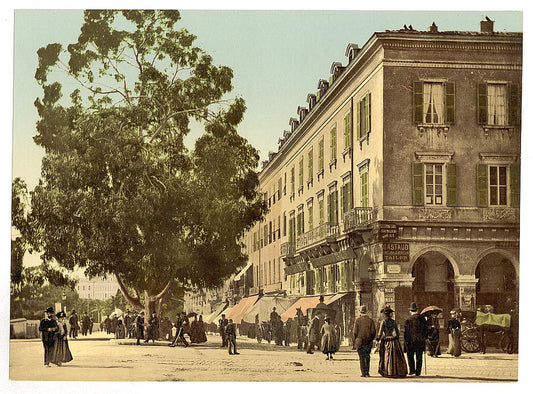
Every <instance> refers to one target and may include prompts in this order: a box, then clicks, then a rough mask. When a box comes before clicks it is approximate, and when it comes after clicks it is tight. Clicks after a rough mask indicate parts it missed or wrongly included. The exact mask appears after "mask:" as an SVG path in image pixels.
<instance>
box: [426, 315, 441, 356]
mask: <svg viewBox="0 0 533 394" xmlns="http://www.w3.org/2000/svg"><path fill="white" fill-rule="evenodd" d="M439 313H440V312H439V311H434V312H431V313H430V314H429V316H428V317H427V322H428V339H427V341H426V348H427V351H428V355H429V356H431V357H438V356H440V355H441V352H440V339H439V330H440V325H439V318H438V317H437V316H438V314H439Z"/></svg>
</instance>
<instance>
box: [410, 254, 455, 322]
mask: <svg viewBox="0 0 533 394" xmlns="http://www.w3.org/2000/svg"><path fill="white" fill-rule="evenodd" d="M412 275H413V277H414V281H413V298H414V301H415V302H416V303H417V304H418V307H419V308H420V310H421V309H423V308H425V307H426V306H429V305H436V306H438V307H440V308H442V309H443V316H448V315H449V312H450V310H451V309H453V308H454V288H453V286H454V285H453V278H454V276H455V275H454V271H453V267H452V264H451V263H450V261H449V260H448V258H447V257H446V256H445V255H443V254H442V253H440V252H435V251H431V252H426V253H424V254H423V255H422V256H420V257H419V258H418V259H417V260H416V261H415V263H414V265H413V269H412Z"/></svg>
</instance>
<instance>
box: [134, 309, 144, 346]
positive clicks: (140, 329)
mask: <svg viewBox="0 0 533 394" xmlns="http://www.w3.org/2000/svg"><path fill="white" fill-rule="evenodd" d="M135 335H136V337H137V345H140V344H141V339H144V311H140V312H139V314H138V315H137V317H136V318H135Z"/></svg>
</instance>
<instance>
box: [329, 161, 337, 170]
mask: <svg viewBox="0 0 533 394" xmlns="http://www.w3.org/2000/svg"><path fill="white" fill-rule="evenodd" d="M333 167H335V169H337V159H333V160H331V161H330V162H329V170H330V171H331V169H332V168H333Z"/></svg>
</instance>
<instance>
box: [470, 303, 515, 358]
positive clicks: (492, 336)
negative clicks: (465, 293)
mask: <svg viewBox="0 0 533 394" xmlns="http://www.w3.org/2000/svg"><path fill="white" fill-rule="evenodd" d="M461 314H462V317H463V319H462V321H461V349H462V350H463V351H465V352H468V353H476V352H482V353H483V354H484V353H485V351H486V349H487V347H488V346H493V347H497V348H499V349H501V350H502V351H504V352H506V353H509V354H511V353H514V352H515V351H516V350H517V343H516V333H515V332H514V329H513V326H514V324H513V325H512V319H513V318H514V319H516V317H515V316H513V315H514V314H496V313H492V312H490V311H488V312H487V313H485V312H481V311H475V312H468V311H463V312H461Z"/></svg>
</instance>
